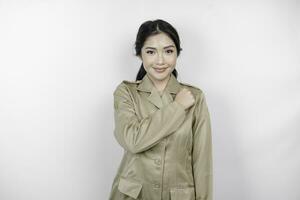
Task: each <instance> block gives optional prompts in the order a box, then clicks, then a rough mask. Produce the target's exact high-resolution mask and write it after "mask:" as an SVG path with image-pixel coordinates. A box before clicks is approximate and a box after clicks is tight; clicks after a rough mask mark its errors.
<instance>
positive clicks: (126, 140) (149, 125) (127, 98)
mask: <svg viewBox="0 0 300 200" xmlns="http://www.w3.org/2000/svg"><path fill="white" fill-rule="evenodd" d="M185 113H186V112H185V109H184V107H183V106H182V105H180V104H179V103H178V102H176V101H173V102H172V103H170V104H168V105H166V106H164V107H162V108H161V109H158V110H156V111H155V112H154V113H151V114H150V115H148V116H147V117H145V118H143V119H138V117H137V115H136V111H135V108H134V102H133V99H132V98H131V95H130V93H129V89H128V88H127V86H126V85H125V84H124V83H121V84H120V85H119V86H118V87H117V89H116V90H115V92H114V119H115V128H114V135H115V138H116V140H117V141H118V143H119V144H120V145H121V146H122V147H123V148H124V149H125V150H127V151H129V152H131V153H140V152H143V151H146V150H148V149H149V148H151V147H153V146H154V145H156V144H157V143H159V142H160V140H161V139H163V138H164V137H166V136H168V135H170V134H172V133H173V132H174V131H175V130H176V129H177V128H178V127H179V126H180V125H181V124H182V122H183V121H184V119H185Z"/></svg>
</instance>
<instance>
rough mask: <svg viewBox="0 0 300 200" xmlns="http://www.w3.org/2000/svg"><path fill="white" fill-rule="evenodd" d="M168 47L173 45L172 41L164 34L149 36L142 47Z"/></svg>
mask: <svg viewBox="0 0 300 200" xmlns="http://www.w3.org/2000/svg"><path fill="white" fill-rule="evenodd" d="M168 45H175V43H174V42H173V40H172V39H171V38H170V37H169V36H168V35H167V34H165V33H159V34H156V35H151V36H149V37H148V38H147V39H146V41H145V43H144V47H146V46H153V47H155V46H156V47H160V46H161V47H163V46H168Z"/></svg>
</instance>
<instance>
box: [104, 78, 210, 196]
mask: <svg viewBox="0 0 300 200" xmlns="http://www.w3.org/2000/svg"><path fill="white" fill-rule="evenodd" d="M183 87H186V88H187V89H189V90H190V91H191V92H192V94H193V95H194V97H195V104H194V105H193V106H192V107H190V108H188V109H186V110H185V109H184V107H183V106H182V105H180V104H179V103H177V102H176V101H174V98H175V96H176V94H177V92H178V91H180V89H181V88H183ZM114 117H115V128H114V136H115V138H116V140H117V141H118V143H119V144H120V145H121V146H122V147H123V149H124V155H123V159H122V161H121V163H120V166H119V168H118V171H117V175H116V176H115V179H114V181H113V184H112V188H111V193H110V197H109V199H110V200H125V199H126V200H133V199H141V200H212V192H213V190H212V185H213V184H212V183H213V173H212V171H213V168H212V137H211V125H210V117H209V112H208V108H207V104H206V101H205V97H204V94H203V92H202V91H201V89H199V88H196V87H194V86H192V85H188V84H183V83H180V82H178V81H177V79H176V78H175V76H174V75H173V74H171V77H170V79H169V81H168V84H167V86H166V88H165V90H164V92H163V94H162V95H161V96H160V94H159V92H158V91H157V89H156V88H155V86H154V85H153V84H152V82H151V80H150V79H149V77H148V75H147V74H146V75H145V76H144V78H143V79H142V80H140V81H132V82H130V81H123V82H121V83H120V84H119V85H118V86H117V88H116V90H115V91H114Z"/></svg>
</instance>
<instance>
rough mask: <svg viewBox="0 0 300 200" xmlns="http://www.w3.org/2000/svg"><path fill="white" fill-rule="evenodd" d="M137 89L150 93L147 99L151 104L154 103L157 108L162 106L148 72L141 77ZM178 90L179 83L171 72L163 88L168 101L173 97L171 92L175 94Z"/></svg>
mask: <svg viewBox="0 0 300 200" xmlns="http://www.w3.org/2000/svg"><path fill="white" fill-rule="evenodd" d="M137 90H140V91H143V92H148V93H151V94H150V95H149V96H148V97H147V100H148V101H150V102H151V103H152V104H154V105H155V106H156V107H158V108H162V107H163V102H162V99H161V97H160V95H159V93H158V91H157V89H156V88H155V86H154V84H153V83H152V81H151V79H150V78H149V76H148V74H146V75H145V76H144V77H143V79H142V80H141V82H140V84H139V85H138V86H137ZM179 90H180V83H179V82H178V81H177V79H176V77H175V76H174V75H173V74H172V73H171V75H170V79H169V81H168V83H167V85H166V88H165V90H164V93H165V95H167V96H166V97H167V98H168V101H169V102H171V101H172V100H173V97H172V95H171V94H177V93H178V91H179Z"/></svg>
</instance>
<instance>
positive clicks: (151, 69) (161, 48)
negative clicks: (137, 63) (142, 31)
mask: <svg viewBox="0 0 300 200" xmlns="http://www.w3.org/2000/svg"><path fill="white" fill-rule="evenodd" d="M140 58H141V59H142V61H143V65H144V68H145V70H146V72H147V74H148V75H149V77H150V79H151V80H152V81H154V82H163V81H167V80H168V78H169V76H170V74H171V73H172V71H173V70H174V68H175V66H176V60H177V50H176V46H175V43H174V42H173V40H172V39H171V38H170V37H169V36H168V35H166V34H165V33H159V34H156V35H152V36H149V37H148V38H147V39H146V41H145V43H144V46H143V48H142V51H141V57H140Z"/></svg>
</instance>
